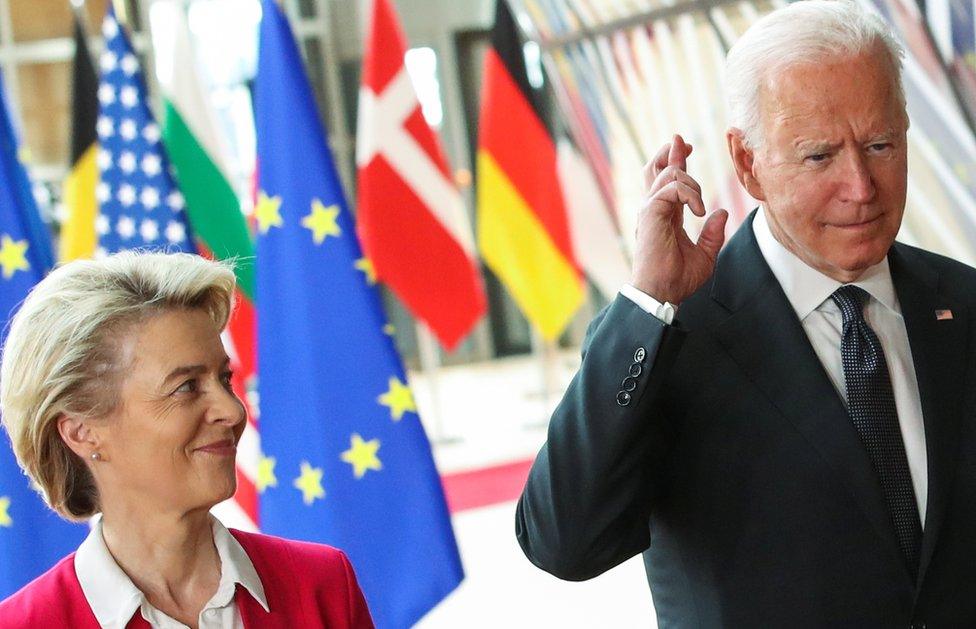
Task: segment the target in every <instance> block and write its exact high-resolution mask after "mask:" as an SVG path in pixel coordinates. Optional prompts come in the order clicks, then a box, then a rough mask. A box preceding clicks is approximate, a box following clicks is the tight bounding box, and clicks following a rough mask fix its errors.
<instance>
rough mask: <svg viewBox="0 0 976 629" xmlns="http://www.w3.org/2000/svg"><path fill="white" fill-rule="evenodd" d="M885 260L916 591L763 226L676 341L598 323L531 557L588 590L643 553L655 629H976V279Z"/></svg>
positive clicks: (555, 420) (545, 481)
mask: <svg viewBox="0 0 976 629" xmlns="http://www.w3.org/2000/svg"><path fill="white" fill-rule="evenodd" d="M888 259H889V261H890V267H891V274H892V278H893V281H894V285H895V290H896V292H897V294H898V299H899V302H900V304H901V308H902V313H903V316H904V318H905V325H906V327H907V330H908V338H909V343H910V345H911V351H912V357H913V360H914V362H915V371H916V374H917V376H918V384H919V393H920V395H921V402H922V411H923V415H924V425H925V441H926V449H927V455H928V510H927V511H928V512H927V513H926V514H925V515H924V518H923V522H924V537H923V542H922V555H921V564H920V574H919V576H918V580H917V582H912V579H911V577H910V576H909V572H908V569H907V568H906V566H905V563H904V561H903V559H902V555H901V554H900V552H899V549H898V544H897V541H896V538H895V533H894V527H893V525H892V523H891V520H890V517H889V515H888V511H887V508H886V505H885V501H884V498H883V496H882V493H881V487H880V483H879V481H878V478H877V475H876V474H875V472H874V470H873V468H872V467H871V463H870V461H869V460H868V456H867V452H866V450H865V449H864V447H863V446H862V444H861V442H860V440H859V438H858V435H857V432H856V431H855V429H854V427H853V425H852V424H851V421H850V419H849V418H848V415H847V412H846V409H845V405H844V401H843V400H842V399H841V397H840V396H839V395H838V394H837V391H836V390H835V389H834V387H833V385H832V384H831V382H830V380H829V378H828V376H827V374H826V372H825V371H824V369H823V367H822V365H821V364H820V362H819V360H818V359H817V356H816V354H815V353H814V350H813V347H812V346H811V345H810V342H809V340H808V339H807V336H806V334H805V333H804V331H803V328H802V326H801V324H800V321H799V320H798V318H797V316H796V313H795V312H794V310H793V309H792V307H791V306H790V304H789V302H788V301H787V298H786V295H785V294H784V293H783V290H782V288H781V287H780V285H779V283H778V282H777V281H776V279H775V277H774V276H773V274H772V272H771V271H770V269H769V267H768V265H767V264H766V262H765V260H764V258H763V257H762V254H761V253H760V251H759V247H758V245H757V243H756V239H755V236H754V234H753V231H752V220H751V218H750V220H749V221H747V222H746V224H745V226H744V227H743V228H742V229H740V230H739V231H738V233H737V234H736V235H735V236H734V237H733V238H732V240H731V241H730V242H729V243H728V245H727V246H726V247H725V249H724V250H723V251H722V253H721V254H720V255H719V259H718V261H717V264H716V267H715V273H714V275H713V276H712V278H711V279H710V280H709V281H708V282H707V283H706V284H705V285H704V286H702V287H701V289H699V290H698V291H697V292H696V293H695V294H694V295H693V296H691V297H690V298H688V299H687V300H686V301H685V302H684V303H682V304H681V307H680V309H679V311H678V316H677V319H676V322H675V324H674V325H672V326H666V325H664V324H663V323H662V322H660V321H659V320H657V319H656V318H654V317H653V316H651V315H649V314H647V313H645V312H644V311H642V310H640V309H639V308H638V307H637V306H636V305H634V304H633V303H632V302H631V301H629V300H628V299H626V298H624V297H620V296H618V297H617V299H616V301H614V302H613V303H612V304H611V305H610V306H609V307H608V308H607V309H606V310H605V311H603V312H602V313H601V314H600V315H598V316H597V317H596V319H594V321H593V323H592V324H591V325H590V329H589V331H588V333H587V338H586V341H585V342H584V346H583V363H582V366H581V367H580V370H579V373H577V375H576V377H575V378H574V380H573V382H572V384H571V385H570V387H569V389H568V390H567V392H566V395H565V397H564V398H563V400H562V402H561V403H560V405H559V407H558V408H557V409H556V411H555V413H554V414H553V417H552V421H551V423H550V427H549V435H548V441H547V443H546V445H545V446H544V447H543V448H542V451H541V452H540V453H539V455H538V458H537V459H536V461H535V464H534V465H533V467H532V471H531V473H530V475H529V480H528V483H527V484H526V487H525V490H524V492H523V494H522V497H521V499H520V500H519V504H518V509H517V515H516V533H517V536H518V540H519V543H520V544H521V546H522V549H523V550H524V551H525V554H526V556H528V558H529V559H530V560H531V561H532V562H533V563H534V564H536V565H537V566H539V567H540V568H542V569H543V570H546V571H547V572H550V573H552V574H554V575H556V576H558V577H560V578H563V579H570V580H583V579H589V578H591V577H594V576H596V575H598V574H600V573H602V572H604V571H605V570H608V569H609V568H612V567H613V566H616V565H617V564H619V563H621V562H622V561H624V560H626V559H628V558H630V557H632V556H634V555H635V554H637V553H640V552H643V553H644V563H645V567H646V570H647V577H648V581H649V583H650V587H651V593H652V595H653V598H654V605H655V608H656V609H657V614H658V622H659V624H660V626H661V627H672V626H673V627H828V626H830V627H841V626H843V627H909V626H913V625H918V626H926V625H927V626H928V627H959V626H976V422H974V417H973V413H974V395H973V394H974V393H976V386H974V381H973V380H974V369H973V368H974V362H976V351H974V348H973V346H972V344H973V340H974V338H976V337H974V334H973V332H974V330H973V327H974V323H976V317H973V315H972V314H971V313H972V312H973V311H974V307H976V270H974V269H972V268H970V267H967V266H965V265H963V264H960V263H958V262H955V261H953V260H950V259H948V258H944V257H941V256H938V255H935V254H932V253H928V252H925V251H922V250H920V249H916V248H913V247H909V246H906V245H902V244H898V243H896V244H895V245H894V246H893V247H892V249H891V251H890V252H889V255H888ZM937 309H941V310H951V311H952V319H951V320H937V319H936V316H935V311H936V310H937ZM641 348H643V349H641ZM642 355H643V356H642ZM634 365H637V367H635V366H634ZM631 370H633V373H635V374H637V375H636V377H634V378H633V380H628V381H626V382H625V377H627V376H628V375H629V374H630V373H631ZM630 388H632V389H633V390H632V391H629V392H628V391H625V390H626V389H630ZM621 391H623V392H624V393H627V395H621V394H620V392H621ZM618 397H619V398H620V401H621V402H626V404H625V405H620V404H619V403H618Z"/></svg>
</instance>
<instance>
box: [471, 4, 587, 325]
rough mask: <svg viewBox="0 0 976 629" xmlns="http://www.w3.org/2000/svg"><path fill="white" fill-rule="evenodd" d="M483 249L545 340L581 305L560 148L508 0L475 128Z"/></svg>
mask: <svg viewBox="0 0 976 629" xmlns="http://www.w3.org/2000/svg"><path fill="white" fill-rule="evenodd" d="M478 127H479V128H478V159H477V171H478V174H477V187H478V195H477V196H478V248H479V249H480V250H481V255H482V257H484V259H485V263H486V264H487V265H488V266H489V268H491V270H492V271H494V273H495V274H496V275H497V276H498V278H499V279H500V280H501V281H502V283H503V284H504V285H505V287H506V288H507V289H508V291H509V292H510V293H511V294H512V297H513V298H514V299H515V302H516V303H517V304H518V305H519V307H520V308H521V309H522V312H523V313H524V314H525V316H526V318H528V320H529V321H530V322H532V323H533V324H534V325H535V326H536V327H537V328H538V330H539V332H540V333H541V334H542V336H543V337H545V338H546V339H550V340H551V339H555V338H556V337H558V336H559V334H560V333H561V332H562V331H563V329H564V328H565V327H566V325H567V324H568V323H569V321H570V318H571V317H572V316H573V313H574V312H576V309H577V308H578V307H579V306H580V304H581V303H582V302H583V296H584V291H583V280H582V275H581V273H580V269H579V265H578V264H577V262H576V256H575V255H574V254H573V247H572V239H571V237H570V230H569V224H568V219H567V216H566V207H565V204H564V202H563V196H562V193H561V191H560V186H559V178H558V176H557V174H556V146H555V143H554V142H553V139H552V136H551V135H550V133H549V131H548V129H546V126H545V124H544V123H543V121H542V118H541V116H540V113H539V108H538V107H537V105H536V104H535V102H534V100H533V97H532V90H531V88H530V87H529V81H528V77H527V75H526V71H525V60H524V58H523V56H522V45H521V43H520V41H519V38H518V34H517V32H516V28H515V21H514V20H513V18H512V14H511V13H510V12H509V10H508V7H507V5H506V3H505V2H504V0H499V1H498V2H497V5H496V11H495V25H494V27H493V28H492V31H491V48H489V49H488V51H487V52H486V53H485V70H484V88H483V92H482V99H481V113H480V117H479V121H478Z"/></svg>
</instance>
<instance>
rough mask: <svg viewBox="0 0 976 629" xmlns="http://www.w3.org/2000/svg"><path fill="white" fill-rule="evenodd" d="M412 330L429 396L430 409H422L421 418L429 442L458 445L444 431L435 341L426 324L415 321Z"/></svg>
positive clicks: (457, 439) (456, 440) (438, 355)
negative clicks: (415, 332)
mask: <svg viewBox="0 0 976 629" xmlns="http://www.w3.org/2000/svg"><path fill="white" fill-rule="evenodd" d="M414 329H415V330H416V331H417V348H418V350H419V352H418V353H419V354H420V373H422V374H424V380H425V381H426V383H427V392H428V394H429V396H430V398H429V399H430V407H429V408H426V409H424V414H423V418H424V420H425V422H424V423H425V424H428V425H429V426H430V428H431V430H430V436H429V439H430V442H431V443H434V444H449V443H458V442H460V441H461V438H460V437H458V436H457V435H452V434H448V433H447V432H446V431H445V430H444V413H443V407H442V406H441V390H440V369H441V359H440V354H439V352H438V351H437V341H436V340H435V339H434V334H433V333H432V332H431V331H430V328H428V327H427V324H426V323H424V322H423V321H421V320H420V319H417V320H416V323H415V324H414Z"/></svg>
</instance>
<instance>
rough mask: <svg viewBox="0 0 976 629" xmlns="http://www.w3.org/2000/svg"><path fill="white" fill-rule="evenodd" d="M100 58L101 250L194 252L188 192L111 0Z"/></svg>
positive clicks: (98, 251) (100, 253) (102, 252)
mask: <svg viewBox="0 0 976 629" xmlns="http://www.w3.org/2000/svg"><path fill="white" fill-rule="evenodd" d="M102 35H103V36H104V38H105V49H104V50H103V51H102V54H101V57H100V59H99V66H100V67H101V71H102V74H101V81H100V83H99V86H98V101H99V116H98V120H99V122H98V139H99V145H100V149H99V151H98V157H97V161H98V171H99V176H100V178H101V181H100V182H99V184H98V187H97V188H96V193H95V194H96V198H97V199H98V202H99V213H98V216H97V217H96V219H95V230H96V232H97V233H98V248H97V249H96V256H103V255H105V254H108V253H114V252H116V251H121V250H124V249H134V248H140V249H165V250H167V251H184V252H189V253H196V247H195V246H194V244H193V239H192V235H191V233H190V227H189V224H188V222H187V218H186V212H185V211H184V210H185V206H186V201H185V200H184V198H183V194H182V193H181V192H180V191H179V189H178V188H177V187H176V183H175V182H174V180H173V175H172V171H171V169H170V165H169V159H168V158H167V156H166V151H165V149H164V148H163V144H162V142H161V141H160V140H161V138H160V130H159V125H158V124H156V120H155V118H154V117H153V114H152V111H150V109H149V103H148V97H147V92H146V85H145V82H144V81H143V77H142V71H141V70H140V68H139V60H138V58H137V57H136V55H135V52H134V51H133V49H132V43H131V42H130V41H129V38H128V36H127V35H126V33H125V29H123V28H122V27H121V26H120V25H119V22H118V20H117V19H116V17H115V10H114V7H113V6H112V4H109V8H108V11H107V12H106V14H105V19H104V20H103V22H102Z"/></svg>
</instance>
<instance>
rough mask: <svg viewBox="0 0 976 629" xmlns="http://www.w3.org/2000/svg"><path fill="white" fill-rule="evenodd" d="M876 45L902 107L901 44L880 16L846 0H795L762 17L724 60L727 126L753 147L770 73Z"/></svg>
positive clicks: (759, 140)
mask: <svg viewBox="0 0 976 629" xmlns="http://www.w3.org/2000/svg"><path fill="white" fill-rule="evenodd" d="M878 44H881V47H882V51H883V54H884V55H885V57H886V58H887V60H888V61H889V62H890V64H891V74H890V76H891V77H892V79H893V81H894V83H895V87H896V89H897V97H898V99H899V101H900V103H901V105H902V107H903V108H904V105H905V92H904V89H903V87H902V83H901V66H902V58H903V57H904V54H905V53H904V49H903V48H902V46H901V44H899V43H898V41H897V40H896V39H895V38H894V36H893V35H892V33H891V30H890V29H889V28H888V26H887V25H886V24H885V22H884V20H883V19H882V18H881V17H880V16H878V15H876V14H874V13H870V12H868V11H866V10H864V9H863V8H861V7H860V6H859V5H858V4H857V3H856V2H853V1H851V0H800V1H798V2H793V3H792V4H789V5H787V6H785V7H783V8H781V9H777V10H776V11H773V12H772V13H770V14H768V15H766V16H764V17H762V18H761V19H760V20H758V21H757V22H756V23H755V24H753V25H752V26H750V27H749V29H748V30H747V31H746V32H745V33H744V34H743V35H742V37H740V38H739V40H738V41H737V42H736V43H735V45H734V46H732V48H731V50H729V54H728V56H727V57H726V59H725V95H726V99H727V101H728V105H729V117H730V120H729V123H730V126H731V127H733V128H736V129H739V130H740V131H741V132H742V135H743V139H744V142H745V145H746V146H747V147H749V148H753V149H754V148H758V147H759V146H761V145H762V142H763V137H762V120H761V115H760V114H761V108H760V95H761V90H762V88H763V86H764V83H765V81H766V78H767V77H768V76H769V75H771V74H773V73H774V72H778V71H781V70H783V69H784V68H786V67H787V66H791V65H798V64H810V63H816V62H818V61H822V60H823V59H827V58H831V57H837V56H854V55H858V54H860V53H863V52H866V51H869V50H871V49H872V48H874V47H875V46H877V45H878Z"/></svg>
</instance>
